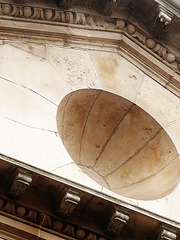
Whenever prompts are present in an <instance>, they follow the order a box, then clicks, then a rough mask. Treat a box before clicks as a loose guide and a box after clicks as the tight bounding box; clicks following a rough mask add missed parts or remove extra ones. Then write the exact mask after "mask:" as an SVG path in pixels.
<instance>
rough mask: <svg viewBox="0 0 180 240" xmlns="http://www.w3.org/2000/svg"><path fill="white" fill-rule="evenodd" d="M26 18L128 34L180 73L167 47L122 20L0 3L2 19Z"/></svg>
mask: <svg viewBox="0 0 180 240" xmlns="http://www.w3.org/2000/svg"><path fill="white" fill-rule="evenodd" d="M2 17H8V18H13V17H16V18H25V19H28V20H30V19H32V20H37V21H38V22H39V21H40V20H42V21H47V24H48V22H56V23H59V24H62V23H66V24H79V25H83V26H84V27H85V28H88V29H95V30H101V29H105V30H107V31H117V32H118V31H120V32H124V33H125V34H128V35H129V36H131V37H132V39H136V40H137V41H138V42H140V43H141V44H142V45H144V46H145V47H146V48H148V49H149V51H151V52H152V53H155V54H156V55H157V56H158V57H161V58H162V60H164V61H166V62H167V63H169V64H171V66H172V68H173V69H175V70H176V71H180V63H179V62H178V61H177V60H176V57H175V55H174V54H172V53H171V52H170V51H169V50H168V49H167V48H166V47H164V46H163V45H162V44H161V43H159V42H156V41H155V40H154V39H153V38H149V37H148V38H147V37H146V36H145V35H143V34H142V33H140V32H139V31H138V29H137V28H136V27H135V26H134V25H132V24H130V23H129V22H128V21H124V20H121V19H112V22H106V21H105V20H102V19H101V20H98V18H97V17H93V15H90V14H85V13H79V12H73V11H65V10H64V11H63V10H59V9H44V8H39V7H30V6H22V5H16V4H7V3H0V18H2Z"/></svg>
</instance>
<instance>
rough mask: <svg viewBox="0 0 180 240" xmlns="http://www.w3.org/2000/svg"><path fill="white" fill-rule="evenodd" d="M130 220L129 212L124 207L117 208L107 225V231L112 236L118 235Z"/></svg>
mask: <svg viewBox="0 0 180 240" xmlns="http://www.w3.org/2000/svg"><path fill="white" fill-rule="evenodd" d="M128 220H129V213H127V212H125V211H124V210H122V209H118V208H115V212H114V213H113V214H112V216H111V218H110V220H109V222H108V224H107V225H106V227H105V233H106V234H108V235H110V236H118V235H120V232H121V230H122V228H123V227H124V225H125V224H127V222H128Z"/></svg>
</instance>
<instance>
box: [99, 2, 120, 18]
mask: <svg viewBox="0 0 180 240" xmlns="http://www.w3.org/2000/svg"><path fill="white" fill-rule="evenodd" d="M119 1H120V0H100V1H99V3H98V4H99V11H100V12H101V13H102V14H103V15H111V14H112V13H113V11H114V10H115V8H116V7H117V5H118V2H119Z"/></svg>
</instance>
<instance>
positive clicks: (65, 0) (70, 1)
mask: <svg viewBox="0 0 180 240" xmlns="http://www.w3.org/2000/svg"><path fill="white" fill-rule="evenodd" d="M75 2H76V0H58V1H57V5H58V7H59V8H62V9H68V8H71V7H72V6H73V5H74V3H75Z"/></svg>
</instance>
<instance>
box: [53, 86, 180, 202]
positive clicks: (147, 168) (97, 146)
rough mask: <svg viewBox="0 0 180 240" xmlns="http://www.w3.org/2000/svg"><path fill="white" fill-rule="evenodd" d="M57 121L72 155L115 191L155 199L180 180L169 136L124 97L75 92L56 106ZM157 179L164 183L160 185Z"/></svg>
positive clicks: (86, 169) (104, 93)
mask: <svg viewBox="0 0 180 240" xmlns="http://www.w3.org/2000/svg"><path fill="white" fill-rule="evenodd" d="M81 115H82V117H81ZM57 123H58V131H59V134H60V136H61V138H62V141H63V143H64V145H65V147H66V149H67V151H68V152H69V154H70V155H71V157H72V159H73V160H74V161H75V162H76V163H77V164H78V165H79V167H80V168H81V169H83V170H84V171H85V173H86V174H87V175H89V176H90V177H91V178H92V179H94V180H95V181H96V182H97V183H99V184H100V185H102V186H103V187H104V186H106V187H108V188H109V189H111V190H112V191H114V192H116V193H118V194H121V195H124V196H126V197H133V198H137V199H147V200H148V199H155V198H159V197H163V196H165V195H166V194H167V193H169V192H170V191H171V190H172V188H173V187H174V186H175V185H176V184H177V183H178V181H179V180H180V161H179V160H176V165H174V164H173V162H174V161H175V160H174V159H175V158H177V156H178V152H177V150H176V148H175V146H174V144H173V143H172V141H171V139H170V138H169V136H168V135H167V133H166V132H165V131H164V130H163V129H162V127H161V126H160V125H159V124H158V123H157V122H156V121H155V120H154V119H153V118H152V117H151V116H150V115H149V114H148V113H146V112H145V111H144V110H142V109H141V108H139V107H138V106H136V105H134V104H133V103H131V102H130V101H128V100H127V99H124V98H122V97H120V96H118V95H115V94H112V93H109V92H105V91H102V90H91V89H89V90H87V89H86V90H79V91H76V92H73V93H71V94H69V95H68V96H66V97H65V98H64V99H63V101H62V105H61V104H60V106H59V109H58V113H57ZM76 143H77V144H76ZM178 159H179V158H178ZM178 163H179V164H178ZM168 178H169V181H168V180H167V181H164V179H168ZM156 179H158V181H161V182H163V184H162V187H161V188H159V187H158V185H157V184H156ZM149 189H150V190H149Z"/></svg>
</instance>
